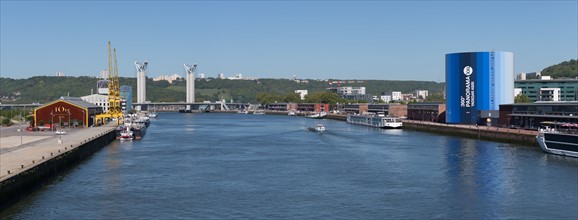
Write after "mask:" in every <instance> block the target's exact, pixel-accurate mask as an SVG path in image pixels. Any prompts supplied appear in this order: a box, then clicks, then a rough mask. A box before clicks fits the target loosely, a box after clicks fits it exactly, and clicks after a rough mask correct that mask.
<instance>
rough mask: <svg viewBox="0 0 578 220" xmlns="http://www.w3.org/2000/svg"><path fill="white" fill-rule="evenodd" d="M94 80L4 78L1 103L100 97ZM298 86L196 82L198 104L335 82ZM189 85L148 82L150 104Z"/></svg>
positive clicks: (124, 81)
mask: <svg viewBox="0 0 578 220" xmlns="http://www.w3.org/2000/svg"><path fill="white" fill-rule="evenodd" d="M98 80H99V79H98V78H94V77H86V76H82V77H56V76H35V77H31V78H28V79H10V78H0V102H2V103H32V102H39V103H46V102H49V101H52V100H55V99H58V98H60V97H61V96H67V95H69V96H76V97H80V96H85V95H90V94H91V91H92V92H93V93H96V82H97V81H98ZM307 81H308V82H307V83H304V82H295V81H293V80H289V79H258V80H229V79H211V80H197V81H196V82H195V91H196V101H197V102H200V101H206V100H208V101H215V100H219V99H225V100H227V101H230V100H233V101H235V102H252V103H255V102H256V97H257V94H259V93H268V94H278V95H282V94H287V93H292V92H294V91H295V90H301V89H304V90H308V91H309V93H312V92H320V91H326V89H327V88H329V87H331V86H337V85H336V84H333V85H330V82H332V81H334V80H329V81H327V80H325V81H323V80H307ZM340 81H342V82H341V83H340V86H353V87H360V86H364V87H366V93H369V94H373V95H380V94H381V93H382V92H386V93H388V94H390V93H391V92H392V91H401V92H402V93H412V92H413V91H415V90H417V89H420V90H428V91H429V93H430V94H436V93H442V92H443V91H444V88H445V83H437V82H431V81H389V80H345V81H344V80H340ZM119 83H120V85H129V86H132V88H133V100H136V78H124V77H121V78H119ZM185 85H186V82H185V81H184V80H182V79H181V80H178V81H174V82H173V83H172V84H170V83H168V82H167V81H164V80H163V81H152V79H150V78H149V79H147V100H150V101H153V102H178V101H184V100H185V98H186V92H185Z"/></svg>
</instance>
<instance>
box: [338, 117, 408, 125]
mask: <svg viewBox="0 0 578 220" xmlns="http://www.w3.org/2000/svg"><path fill="white" fill-rule="evenodd" d="M347 123H350V124H356V125H365V126H369V127H376V128H401V127H402V126H403V123H402V122H401V118H398V117H391V116H385V115H383V114H365V115H352V114H350V115H347Z"/></svg>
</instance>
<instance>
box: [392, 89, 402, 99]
mask: <svg viewBox="0 0 578 220" xmlns="http://www.w3.org/2000/svg"><path fill="white" fill-rule="evenodd" d="M402 98H403V97H402V96H401V92H397V91H396V92H391V100H392V101H400V100H401V99H402Z"/></svg>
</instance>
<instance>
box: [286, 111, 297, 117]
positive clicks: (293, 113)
mask: <svg viewBox="0 0 578 220" xmlns="http://www.w3.org/2000/svg"><path fill="white" fill-rule="evenodd" d="M287 115H289V116H295V115H297V114H296V113H295V111H289V112H287Z"/></svg>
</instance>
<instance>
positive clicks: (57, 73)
mask: <svg viewBox="0 0 578 220" xmlns="http://www.w3.org/2000/svg"><path fill="white" fill-rule="evenodd" d="M56 76H64V73H63V72H56Z"/></svg>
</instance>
